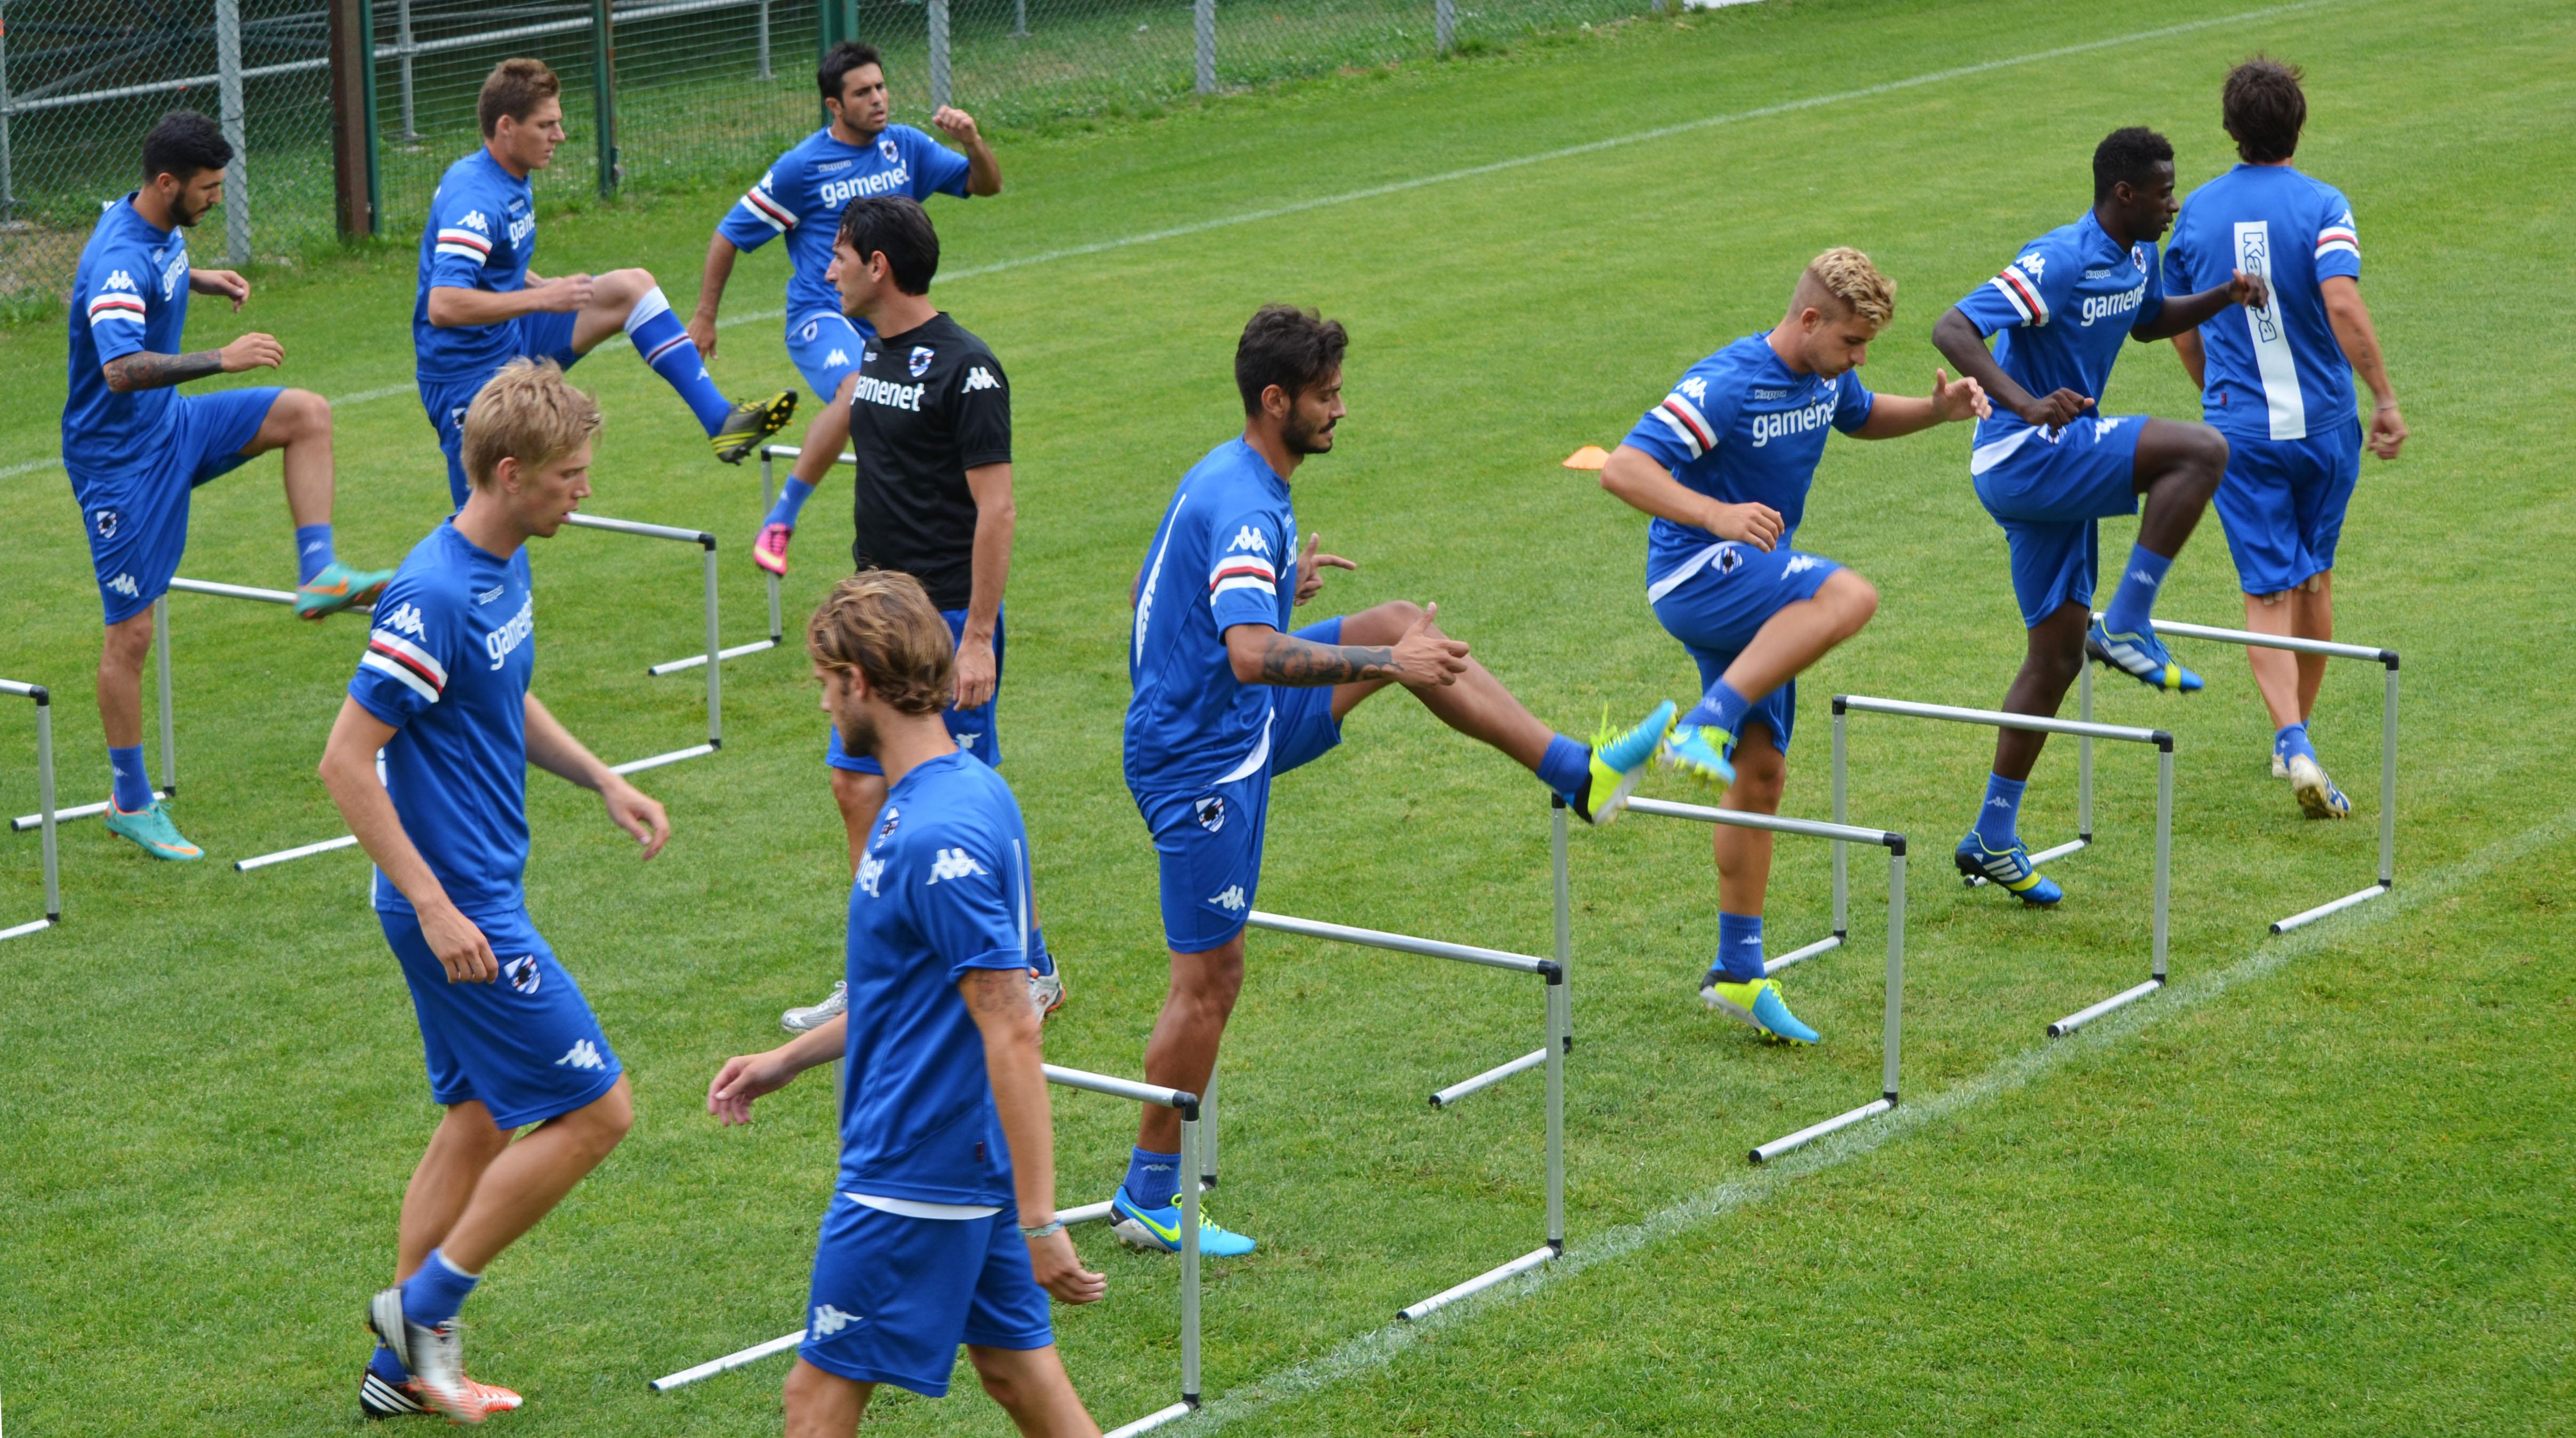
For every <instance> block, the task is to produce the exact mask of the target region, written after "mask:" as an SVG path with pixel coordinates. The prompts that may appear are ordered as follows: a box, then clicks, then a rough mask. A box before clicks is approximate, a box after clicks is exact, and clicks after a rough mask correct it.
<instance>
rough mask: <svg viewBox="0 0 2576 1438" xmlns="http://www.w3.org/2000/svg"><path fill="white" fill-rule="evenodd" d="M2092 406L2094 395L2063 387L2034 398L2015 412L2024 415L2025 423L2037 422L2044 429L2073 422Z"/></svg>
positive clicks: (2057, 427)
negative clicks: (2082, 393)
mask: <svg viewBox="0 0 2576 1438" xmlns="http://www.w3.org/2000/svg"><path fill="white" fill-rule="evenodd" d="M2092 407H2093V399H2092V396H2090V395H2081V394H2077V393H2076V392H2075V391H2073V390H2071V389H2061V390H2054V391H2051V392H2050V393H2049V394H2047V395H2045V396H2043V397H2041V398H2039V399H2035V400H2032V401H2031V402H2030V403H2029V404H2028V405H2026V406H2024V407H2023V408H2021V409H2019V410H2016V411H2015V413H2017V414H2019V415H2020V416H2021V417H2022V420H2023V422H2024V423H2027V424H2035V425H2038V426H2039V427H2040V428H2042V429H2060V428H2063V427H2065V426H2067V425H2070V424H2073V423H2074V422H2075V420H2076V418H2077V416H2079V415H2081V414H2083V413H2084V411H2086V410H2088V409H2091V408H2092Z"/></svg>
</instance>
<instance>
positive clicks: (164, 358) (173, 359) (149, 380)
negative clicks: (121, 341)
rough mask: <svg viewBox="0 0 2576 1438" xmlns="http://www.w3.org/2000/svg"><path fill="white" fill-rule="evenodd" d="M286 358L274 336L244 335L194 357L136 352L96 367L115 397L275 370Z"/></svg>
mask: <svg viewBox="0 0 2576 1438" xmlns="http://www.w3.org/2000/svg"><path fill="white" fill-rule="evenodd" d="M285 358H286V351H285V349H284V348H282V347H281V346H280V345H279V344H278V343H277V340H276V338H275V337H273V336H270V335H264V334H246V335H243V336H242V337H241V338H240V339H237V340H235V341H233V342H232V343H231V344H228V345H226V346H224V347H223V348H222V349H219V350H198V351H196V352H195V353H193V354H183V355H163V354H154V353H152V352H151V351H149V350H138V351H136V352H135V353H133V354H130V355H122V356H119V357H118V358H116V359H112V360H109V361H108V362H107V363H105V364H103V365H100V366H99V373H101V374H103V375H105V376H107V387H108V388H109V389H111V390H114V391H115V392H116V393H118V394H131V393H133V392H134V391H136V390H139V389H167V388H169V387H170V386H172V385H174V384H185V383H187V382H188V381H189V380H192V379H204V378H205V377H206V376H208V375H210V374H239V373H241V372H242V371H243V370H247V369H275V368H277V366H278V365H279V364H280V363H281V362H283V361H284V360H285Z"/></svg>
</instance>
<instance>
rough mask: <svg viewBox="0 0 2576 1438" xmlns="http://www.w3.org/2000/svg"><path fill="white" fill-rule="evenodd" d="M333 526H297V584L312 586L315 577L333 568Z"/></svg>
mask: <svg viewBox="0 0 2576 1438" xmlns="http://www.w3.org/2000/svg"><path fill="white" fill-rule="evenodd" d="M333 557H334V556H333V555H332V553H331V526H329V525H327V524H299V525H297V526H295V582H296V583H298V584H310V583H312V582H313V576H314V575H317V574H319V573H321V572H322V571H323V570H326V569H328V568H330V567H331V561H332V559H333Z"/></svg>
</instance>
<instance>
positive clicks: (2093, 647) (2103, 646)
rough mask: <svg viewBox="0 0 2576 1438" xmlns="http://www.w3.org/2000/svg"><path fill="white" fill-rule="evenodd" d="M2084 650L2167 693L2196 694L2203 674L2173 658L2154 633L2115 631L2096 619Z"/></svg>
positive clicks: (2101, 661) (2088, 634) (2142, 682)
mask: <svg viewBox="0 0 2576 1438" xmlns="http://www.w3.org/2000/svg"><path fill="white" fill-rule="evenodd" d="M2084 652H2085V653H2086V654H2087V655H2089V656H2091V657H2092V659H2093V660H2094V662H2095V663H2098V664H2102V665H2105V666H2107V667H2109V668H2112V669H2117V670H2119V671H2120V672H2121V673H2123V674H2126V675H2128V676H2129V677H2130V678H2132V679H2135V680H2137V681H2138V682H2139V683H2141V684H2144V685H2146V686H2147V687H2148V688H2150V689H2161V690H2163V691H2164V692H2166V693H2167V694H2197V693H2199V692H2200V687H2201V685H2200V676H2199V675H2197V674H2194V673H2192V672H2191V671H2190V670H2188V669H2185V668H2183V667H2182V666H2181V665H2179V664H2176V663H2175V662H2174V661H2173V656H2172V655H2171V654H2168V653H2166V652H2165V646H2164V641H2163V640H2160V639H2158V638H2156V637H2155V636H2154V635H2153V634H2113V633H2111V632H2110V631H2108V630H2106V629H2104V628H2103V627H2102V621H2101V620H2099V619H2096V620H2094V621H2093V627H2092V628H2091V629H2090V630H2088V631H2086V633H2085V635H2084Z"/></svg>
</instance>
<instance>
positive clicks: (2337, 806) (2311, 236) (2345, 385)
mask: <svg viewBox="0 0 2576 1438" xmlns="http://www.w3.org/2000/svg"><path fill="white" fill-rule="evenodd" d="M2222 94H2223V98H2222V100H2221V106H2222V113H2223V114H2224V116H2225V119H2226V124H2227V133H2228V134H2229V135H2231V136H2233V137H2235V140H2236V153H2237V154H2238V156H2240V157H2241V158H2242V159H2243V160H2244V162H2245V163H2243V164H2241V165H2238V166H2237V167H2236V168H2235V169H2233V170H2230V171H2228V172H2227V173H2226V174H2224V175H2221V176H2219V177H2218V178H2217V179H2215V180H2212V181H2210V182H2209V183H2208V184H2206V185H2203V186H2201V187H2200V188H2199V189H2197V190H2195V191H2193V192H2192V195H2191V198H2190V199H2189V200H2186V201H2184V202H2183V207H2182V219H2181V220H2180V221H2179V222H2178V223H2177V224H2176V225H2175V226H2174V238H2173V243H2172V244H2171V245H2170V246H2168V247H2167V248H2166V250H2165V284H2166V285H2167V286H2169V287H2171V288H2174V289H2189V288H2190V287H2192V286H2194V285H2197V284H2204V283H2215V282H2216V281H2218V280H2220V279H2222V278H2224V277H2225V275H2226V274H2227V272H2228V271H2229V269H2230V268H2231V267H2233V268H2238V269H2243V270H2244V271H2246V272H2247V273H2249V274H2256V275H2261V276H2262V277H2263V279H2264V281H2265V282H2266V283H2267V284H2268V285H2269V286H2270V288H2271V292H2272V293H2271V303H2270V304H2269V305H2267V306H2266V307H2264V308H2263V309H2260V310H2248V311H2246V312H2245V314H2244V315H2243V316H2242V317H2241V318H2240V317H2238V316H2234V315H2221V316H2219V317H2217V318H2215V319H2212V320H2210V321H2208V322H2206V323H2205V324H2203V325H2202V326H2201V327H2200V328H2199V329H2197V330H2185V331H2183V332H2182V333H2181V334H2178V335H2175V336H2174V341H2173V343H2174V350H2175V352H2176V353H2177V354H2179V355H2180V356H2181V357H2182V364H2183V368H2184V369H2185V370H2187V371H2189V372H2190V374H2191V378H2192V383H2194V384H2196V385H2199V386H2200V387H2201V417H2202V418H2203V419H2205V420H2207V421H2208V422H2209V423H2210V424H2212V425H2215V426H2216V427H2217V428H2218V431H2219V433H2221V434H2224V435H2226V436H2227V477H2226V478H2224V479H2222V480H2220V481H2219V482H2218V499H2217V505H2218V518H2219V522H2220V523H2221V524H2222V525H2223V526H2224V527H2225V528H2226V531H2227V549H2228V552H2229V553H2230V554H2232V555H2233V556H2234V557H2235V559H2236V577H2237V582H2238V587H2239V588H2241V589H2243V590H2244V591H2245V627H2246V628H2248V629H2251V630H2253V631H2255V632H2256V633H2258V634H2284V635H2294V636H2296V637H2298V638H2301V639H2332V638H2333V637H2334V561H2335V543H2336V541H2337V540H2339V539H2340V538H2342V536H2343V514H2344V506H2345V505H2346V504H2348V503H2349V502H2350V501H2351V499H2352V489H2353V485H2354V484H2355V483H2356V482H2358V481H2359V480H2360V478H2361V447H2362V443H2363V436H2362V428H2361V423H2360V421H2359V420H2358V419H2356V418H2355V417H2354V412H2353V404H2352V399H2353V395H2352V376H2353V374H2354V373H2355V372H2356V371H2357V372H2359V374H2360V375H2361V378H2362V380H2363V382H2365V383H2367V384H2368V385H2369V386H2370V394H2371V408H2370V433H2369V441H2368V442H2369V445H2370V451H2371V453H2373V454H2376V455H2378V456H2379V457H2380V458H2381V459H2383V460H2390V459H2395V458H2396V457H2397V451H2398V448H2399V447H2400V446H2401V445H2403V444H2405V443H2406V420H2405V417H2404V416H2403V415H2401V414H2399V413H2398V410H2397V391H2396V389H2395V387H2394V386H2392V385H2390V384H2389V382H2388V362H2387V360H2386V359H2385V358H2383V357H2382V355H2381V354H2380V349H2379V334H2378V332H2377V331H2376V330H2375V329H2373V328H2372V326H2371V323H2370V309H2369V307H2368V306H2366V305H2364V304H2363V303H2362V302H2361V237H2360V235H2359V233H2358V232H2357V231H2356V230H2355V229H2354V228H2353V221H2352V204H2351V202H2350V201H2348V200H2346V199H2345V198H2344V197H2343V195H2342V193H2341V192H2340V191H2338V190H2336V189H2335V188H2334V187H2333V186H2331V185H2328V184H2326V183H2324V182H2323V181H2321V180H2313V179H2310V178H2309V177H2307V176H2306V175H2303V174H2300V173H2299V172H2298V171H2297V170H2294V169H2292V168H2290V158H2291V157H2292V156H2293V155H2295V154H2297V153H2298V149H2299V130H2300V128H2301V127H2302V126H2304V125H2305V124H2306V123H2307V119H2308V99H2307V96H2306V94H2304V93H2303V92H2302V91H2301V90H2300V88H2299V72H2298V71H2297V70H2296V69H2294V68H2292V67H2290V66H2288V65H2284V64H2282V63H2281V62H2280V61H2277V60H2270V59H2265V58H2263V57H2260V56H2257V57H2256V58H2254V59H2251V60H2248V61H2246V62H2245V63H2244V64H2242V65H2239V66H2237V67H2236V68H2235V69H2234V70H2232V71H2230V72H2229V73H2228V76H2227V85H2226V88H2225V90H2224V91H2223V92H2222ZM2245 657H2246V658H2247V659H2249V660H2251V661H2253V665H2254V685H2255V687H2256V688H2257V689H2258V690H2260V691H2261V692H2262V696H2263V705H2264V707H2265V708H2266V709H2268V710H2270V711H2271V715H2272V727H2273V729H2274V730H2275V731H2276V732H2275V733H2274V734H2273V736H2272V772H2273V774H2274V775H2275V776H2277V777H2280V778H2285V779H2288V780H2289V781H2290V792H2291V794H2292V796H2294V797H2295V798H2296V799H2297V800H2298V803H2299V808H2300V809H2301V810H2302V811H2304V812H2305V813H2306V814H2307V816H2308V817H2309V818H2311V819H2340V818H2343V817H2345V816H2346V815H2348V814H2350V813H2351V812H2352V801H2351V800H2349V799H2347V798H2345V797H2344V795H2343V791H2342V790H2341V789H2338V788H2336V787H2335V782H2334V780H2333V779H2331V778H2328V777H2327V775H2326V771H2325V766H2324V764H2323V763H2322V762H2320V761H2319V760H2318V758H2317V749H2316V745H2315V743H2314V742H2313V741H2312V740H2311V738H2310V737H2309V734H2308V716H2309V714H2310V713H2311V712H2313V711H2314V710H2315V708H2316V704H2317V687H2318V685H2320V684H2322V683H2323V682H2324V681H2325V675H2326V661H2325V656H2323V655H2319V654H2290V653H2287V652H2284V651H2282V650H2278V649H2252V648H2249V649H2247V650H2246V651H2245Z"/></svg>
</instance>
